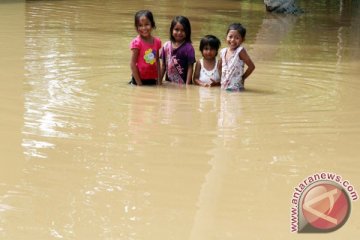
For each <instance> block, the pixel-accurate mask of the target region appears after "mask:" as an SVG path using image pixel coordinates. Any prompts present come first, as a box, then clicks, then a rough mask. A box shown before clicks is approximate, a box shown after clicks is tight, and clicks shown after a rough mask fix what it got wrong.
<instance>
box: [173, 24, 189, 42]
mask: <svg viewBox="0 0 360 240" xmlns="http://www.w3.org/2000/svg"><path fill="white" fill-rule="evenodd" d="M172 36H173V37H174V39H175V42H182V41H184V40H185V38H186V33H185V29H184V27H183V25H181V23H176V25H175V26H174V28H173V30H172Z"/></svg>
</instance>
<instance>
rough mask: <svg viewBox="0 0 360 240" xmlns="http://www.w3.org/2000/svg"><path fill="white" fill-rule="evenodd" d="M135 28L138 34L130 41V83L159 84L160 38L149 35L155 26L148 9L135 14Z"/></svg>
mask: <svg viewBox="0 0 360 240" xmlns="http://www.w3.org/2000/svg"><path fill="white" fill-rule="evenodd" d="M135 28H136V31H137V32H138V34H139V35H138V36H137V37H136V38H134V39H133V40H132V41H131V43H130V49H131V61H130V68H131V72H132V79H131V81H130V83H132V84H134V85H138V86H140V85H156V84H161V81H160V64H159V49H160V48H161V40H160V38H158V37H153V36H152V35H151V32H152V30H153V29H155V28H156V26H155V21H154V17H153V15H152V13H151V12H150V11H149V10H141V11H138V12H137V13H136V14H135Z"/></svg>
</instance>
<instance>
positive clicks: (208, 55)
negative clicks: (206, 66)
mask: <svg viewBox="0 0 360 240" xmlns="http://www.w3.org/2000/svg"><path fill="white" fill-rule="evenodd" d="M216 54H217V51H216V49H214V48H211V47H210V46H209V45H206V46H204V48H203V50H202V56H203V57H204V58H205V59H207V60H212V59H214V58H215V57H216Z"/></svg>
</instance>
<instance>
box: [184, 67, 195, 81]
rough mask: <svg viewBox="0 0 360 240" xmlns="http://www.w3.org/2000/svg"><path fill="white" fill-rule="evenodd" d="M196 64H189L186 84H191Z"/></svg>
mask: <svg viewBox="0 0 360 240" xmlns="http://www.w3.org/2000/svg"><path fill="white" fill-rule="evenodd" d="M193 68H194V64H193V63H191V64H189V66H188V70H187V75H186V84H191V80H192V78H193V72H194V69H193Z"/></svg>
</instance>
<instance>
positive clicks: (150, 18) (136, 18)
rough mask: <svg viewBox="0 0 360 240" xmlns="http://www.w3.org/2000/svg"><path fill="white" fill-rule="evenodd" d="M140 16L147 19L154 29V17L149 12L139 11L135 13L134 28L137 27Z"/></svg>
mask: <svg viewBox="0 0 360 240" xmlns="http://www.w3.org/2000/svg"><path fill="white" fill-rule="evenodd" d="M142 16H145V17H146V18H147V19H149V21H150V23H151V27H152V28H154V29H155V28H156V25H155V20H154V16H153V14H152V12H151V11H149V10H140V11H138V12H137V13H135V28H137V27H138V26H139V22H140V18H141V17H142Z"/></svg>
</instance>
